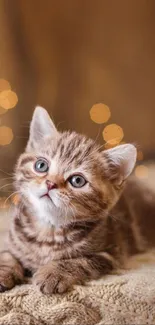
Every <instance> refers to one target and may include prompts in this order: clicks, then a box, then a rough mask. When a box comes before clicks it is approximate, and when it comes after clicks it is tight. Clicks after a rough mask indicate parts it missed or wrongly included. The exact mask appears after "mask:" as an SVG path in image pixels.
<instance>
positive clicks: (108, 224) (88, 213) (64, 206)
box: [0, 107, 155, 294]
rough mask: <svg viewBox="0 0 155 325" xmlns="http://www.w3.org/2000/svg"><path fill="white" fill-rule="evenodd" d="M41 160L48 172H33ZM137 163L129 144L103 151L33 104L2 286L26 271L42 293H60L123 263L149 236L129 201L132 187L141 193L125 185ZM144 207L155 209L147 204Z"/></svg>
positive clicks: (0, 264)
mask: <svg viewBox="0 0 155 325" xmlns="http://www.w3.org/2000/svg"><path fill="white" fill-rule="evenodd" d="M39 158H43V159H45V160H46V162H47V163H48V166H49V169H48V171H47V172H44V173H39V172H37V171H36V170H35V168H34V166H35V163H36V161H37V160H38V159H39ZM135 162H136V149H135V147H134V146H133V145H131V144H126V145H121V146H118V147H116V148H114V149H110V150H106V151H102V149H101V147H100V146H98V145H97V144H96V143H95V142H94V141H93V140H91V139H88V138H86V137H85V136H83V135H79V134H77V133H75V132H63V133H60V132H58V131H57V130H56V128H55V126H54V124H53V122H52V120H51V119H50V117H49V115H48V113H47V112H46V111H45V110H44V109H43V108H41V107H37V108H36V110H35V112H34V115H33V119H32V123H31V127H30V138H29V141H28V144H27V147H26V150H25V152H24V153H23V154H22V155H21V156H20V158H19V160H18V162H17V165H16V168H15V188H16V190H17V191H18V193H19V203H18V206H17V207H16V208H14V212H13V217H12V223H11V226H10V231H9V238H8V246H7V249H6V251H3V252H1V254H0V291H5V290H7V289H11V288H12V287H13V286H14V285H15V284H16V283H20V282H23V281H24V275H25V270H29V271H30V272H31V274H32V281H33V282H34V283H35V284H36V285H38V286H39V287H40V289H41V290H42V291H43V292H44V293H50V294H51V293H53V292H59V293H62V292H64V291H66V290H67V289H68V288H70V287H71V286H72V285H73V284H77V283H84V282H85V281H87V280H90V279H96V278H99V277H100V276H102V275H103V274H105V273H108V272H110V271H111V270H112V269H113V268H114V267H117V266H118V265H119V266H123V263H124V261H125V258H127V257H128V256H129V255H131V254H133V253H135V252H137V251H140V250H143V249H144V248H145V240H144V238H145V237H146V236H145V235H147V234H145V233H143V231H141V229H140V228H141V227H140V220H139V219H140V214H138V218H136V216H137V212H136V211H137V210H138V208H139V207H138V205H136V204H135V198H137V193H139V194H138V195H139V197H140V196H142V195H143V194H141V191H140V190H139V188H138V189H137V187H139V185H137V184H136V185H134V183H133V182H132V181H128V182H127V183H126V180H127V178H128V176H129V175H130V174H131V172H132V170H133V168H134V165H135ZM72 175H81V176H82V177H84V179H85V180H86V184H85V185H84V186H83V187H81V188H75V187H73V186H72V185H71V183H70V182H69V179H70V177H71V176H72ZM48 183H49V184H53V185H52V187H51V188H50V189H49V188H48V186H47V184H48ZM140 188H141V187H140ZM137 191H138V192H137ZM47 192H48V196H47V195H45V194H46V193H47ZM132 194H133V196H132ZM149 200H150V198H149V199H148V200H146V201H149ZM151 203H152V200H151ZM146 206H147V208H148V206H149V209H151V212H149V213H151V214H153V213H154V209H153V208H154V207H153V205H151V204H150V202H149V205H147V204H146ZM149 211H150V210H149ZM139 213H141V212H139ZM154 223H155V222H154ZM144 230H145V231H146V229H145V227H144ZM145 231H144V232H145Z"/></svg>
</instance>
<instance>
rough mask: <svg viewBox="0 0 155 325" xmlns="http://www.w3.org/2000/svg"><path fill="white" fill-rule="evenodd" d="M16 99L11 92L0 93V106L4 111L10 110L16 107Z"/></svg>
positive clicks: (14, 94)
mask: <svg viewBox="0 0 155 325" xmlns="http://www.w3.org/2000/svg"><path fill="white" fill-rule="evenodd" d="M17 102H18V97H17V95H16V93H15V92H14V91H12V90H10V89H9V90H4V91H2V92H1V93H0V106H1V107H2V108H4V109H11V108H13V107H15V106H16V104H17Z"/></svg>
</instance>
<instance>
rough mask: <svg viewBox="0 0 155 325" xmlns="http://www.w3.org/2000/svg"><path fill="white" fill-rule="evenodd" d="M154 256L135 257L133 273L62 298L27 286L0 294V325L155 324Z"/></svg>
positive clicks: (69, 293)
mask: <svg viewBox="0 0 155 325" xmlns="http://www.w3.org/2000/svg"><path fill="white" fill-rule="evenodd" d="M154 256H155V252H151V253H149V254H146V255H140V256H137V257H136V259H133V261H132V260H131V262H130V265H129V267H130V268H132V269H130V270H128V271H123V272H120V274H115V275H110V276H106V277H104V278H102V279H101V280H99V281H93V282H90V283H88V284H87V286H75V287H74V289H73V290H72V291H70V292H68V293H67V294H63V295H52V296H46V295H43V294H42V293H41V292H40V291H39V290H38V289H37V288H36V287H34V286H32V285H29V284H28V285H22V286H19V287H16V288H14V289H12V290H11V291H8V292H5V293H3V294H0V325H55V324H57V325H59V324H61V325H78V324H79V325H82V324H83V325H94V324H97V325H103V324H109V325H111V324H119V325H122V324H123V325H124V324H151V325H152V324H155V258H154ZM144 264H145V265H144Z"/></svg>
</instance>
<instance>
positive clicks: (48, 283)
mask: <svg viewBox="0 0 155 325" xmlns="http://www.w3.org/2000/svg"><path fill="white" fill-rule="evenodd" d="M76 280H77V279H75V278H74V276H73V275H72V274H69V273H68V272H67V270H66V271H65V270H64V272H62V270H61V269H60V268H59V267H55V266H54V267H49V268H48V267H47V266H43V267H41V268H40V269H39V270H38V271H37V272H36V273H35V275H34V277H33V282H34V283H35V284H36V285H37V286H39V288H40V290H41V292H43V293H44V294H52V293H64V292H66V291H67V290H68V289H69V288H70V287H71V286H72V285H73V284H75V283H77V282H78V281H76Z"/></svg>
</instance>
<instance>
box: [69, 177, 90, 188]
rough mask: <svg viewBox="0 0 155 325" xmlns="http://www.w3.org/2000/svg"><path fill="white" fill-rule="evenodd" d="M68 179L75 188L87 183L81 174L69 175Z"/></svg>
mask: <svg viewBox="0 0 155 325" xmlns="http://www.w3.org/2000/svg"><path fill="white" fill-rule="evenodd" d="M68 181H69V183H70V184H71V185H72V186H73V187H76V188H81V187H83V186H84V185H85V184H86V183H87V181H86V180H85V178H84V177H83V176H81V175H73V176H71V177H69V179H68Z"/></svg>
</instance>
